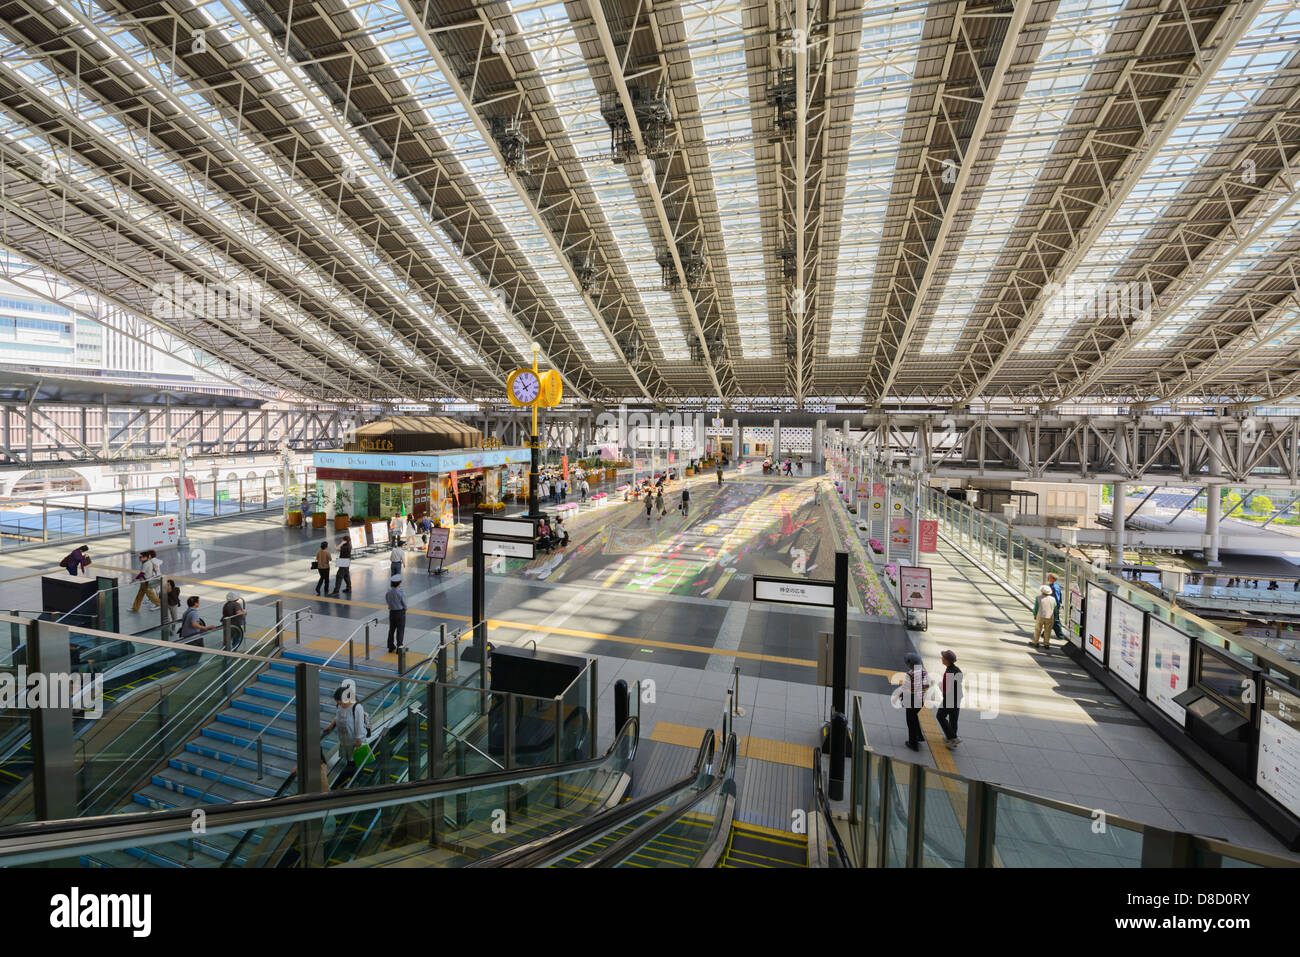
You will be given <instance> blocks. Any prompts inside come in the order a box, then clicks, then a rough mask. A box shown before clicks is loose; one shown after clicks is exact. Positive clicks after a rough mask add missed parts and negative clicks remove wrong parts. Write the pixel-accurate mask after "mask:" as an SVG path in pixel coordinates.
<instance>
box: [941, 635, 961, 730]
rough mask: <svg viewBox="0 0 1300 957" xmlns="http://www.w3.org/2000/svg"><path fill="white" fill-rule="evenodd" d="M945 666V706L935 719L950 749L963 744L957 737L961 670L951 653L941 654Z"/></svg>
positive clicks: (944, 652)
mask: <svg viewBox="0 0 1300 957" xmlns="http://www.w3.org/2000/svg"><path fill="white" fill-rule="evenodd" d="M939 657H940V658H942V659H943V663H944V665H945V667H944V669H943V678H942V681H943V704H942V705H941V706H940V707H939V708H938V710H937V711H936V713H935V717H936V718H937V719H938V720H939V727H940V728H942V729H943V739H944V743H945V744H947V745H948V747H950V748H954V747H956V746H957V745H959V744H961V738H959V737H957V712H958V711H959V710H960V709H961V679H962V674H961V669H960V668H958V667H957V656H956V655H955V654H954V653H953V652H951V651H943V652H940V653H939Z"/></svg>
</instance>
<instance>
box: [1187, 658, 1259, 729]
mask: <svg viewBox="0 0 1300 957" xmlns="http://www.w3.org/2000/svg"><path fill="white" fill-rule="evenodd" d="M1196 659H1197V660H1196V685H1197V687H1199V688H1200V689H1201V690H1202V691H1205V692H1208V693H1209V694H1212V695H1214V697H1215V698H1216V699H1217V700H1219V701H1221V702H1222V703H1223V704H1225V705H1227V706H1228V707H1229V708H1231V709H1232V710H1233V711H1236V712H1237V713H1238V714H1241V715H1247V714H1248V711H1247V707H1246V702H1245V700H1243V694H1244V693H1245V688H1246V684H1243V682H1249V681H1250V673H1249V672H1248V671H1246V670H1245V669H1244V668H1239V667H1237V666H1235V665H1233V664H1232V663H1231V662H1229V661H1227V660H1226V659H1224V658H1221V657H1219V656H1218V655H1216V654H1214V652H1212V651H1210V650H1208V649H1207V648H1205V647H1204V646H1198V647H1197V654H1196Z"/></svg>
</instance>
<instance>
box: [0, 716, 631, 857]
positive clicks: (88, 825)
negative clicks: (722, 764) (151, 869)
mask: <svg viewBox="0 0 1300 957" xmlns="http://www.w3.org/2000/svg"><path fill="white" fill-rule="evenodd" d="M636 732H637V728H636V726H635V725H634V724H633V723H632V722H630V721H629V722H628V724H627V725H625V726H624V730H623V731H622V732H621V733H620V734H619V735H618V736H617V737H616V738H615V739H614V742H613V744H611V745H610V747H609V749H608V750H607V751H606V752H605V753H604V754H603V755H601V756H600V757H597V758H590V759H588V760H586V761H580V762H576V763H573V762H567V763H566V762H561V763H559V764H545V765H538V766H537V767H532V768H512V769H510V770H508V771H486V772H483V773H481V774H475V775H468V776H466V777H461V778H454V777H453V778H440V779H438V780H435V781H403V782H400V783H396V784H380V785H376V786H373V787H367V788H356V789H354V790H348V791H326V792H312V793H306V794H291V795H286V796H285V797H282V798H260V799H255V800H252V801H239V802H234V803H231V804H225V805H209V806H208V807H206V808H204V811H205V812H206V815H207V825H208V833H209V834H213V833H224V832H225V831H227V830H236V829H241V828H247V827H255V826H258V825H261V824H267V823H274V822H281V821H282V822H284V823H294V822H296V821H306V820H318V819H319V818H320V816H321V815H322V814H331V813H340V809H343V810H346V811H364V810H372V809H380V808H384V807H391V806H397V805H403V804H410V803H413V802H415V801H423V800H427V799H429V798H434V797H439V796H446V795H448V794H456V793H458V792H461V791H471V790H480V789H486V788H491V787H497V786H500V785H503V784H513V783H517V782H519V781H521V780H525V779H541V778H547V777H558V776H560V775H568V774H573V773H575V772H580V771H584V770H589V769H591V768H596V767H599V766H600V765H601V764H603V763H605V762H606V761H608V760H609V759H610V758H611V757H612V756H613V755H614V754H615V752H616V750H617V749H618V748H619V747H621V746H622V744H623V739H624V737H625V735H628V734H634V733H636ZM192 826H193V816H192V809H191V808H188V807H187V808H176V809H174V810H167V811H141V812H137V813H131V814H114V815H110V816H107V817H97V818H71V819H66V820H59V821H27V822H24V823H21V824H13V825H10V826H8V827H4V828H0V860H4V861H6V862H7V863H8V864H10V865H13V864H18V863H23V862H24V861H25V860H27V859H32V860H35V859H39V858H40V857H42V856H45V855H50V856H55V857H57V856H66V849H69V848H74V847H75V848H80V849H82V850H85V851H88V852H90V851H93V850H94V849H95V847H96V843H95V842H100V843H109V842H111V843H112V844H113V845H114V846H115V847H121V846H122V844H123V842H127V843H130V842H136V841H140V840H143V839H147V838H160V839H164V838H165V839H173V840H183V839H186V838H188V837H190V836H192V834H193V831H192ZM172 835H174V837H172ZM11 858H16V859H17V860H10V859H11Z"/></svg>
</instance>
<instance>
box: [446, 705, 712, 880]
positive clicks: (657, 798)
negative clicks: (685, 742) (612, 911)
mask: <svg viewBox="0 0 1300 957" xmlns="http://www.w3.org/2000/svg"><path fill="white" fill-rule="evenodd" d="M628 720H629V721H633V720H636V719H635V717H629V718H628ZM714 750H715V736H714V733H713V729H712V728H710V729H709V730H707V731H705V732H704V738H703V740H701V741H700V748H699V750H698V751H696V753H695V761H694V763H693V764H692V765H691V770H690V772H689V773H688V774H687V775H685V776H684V777H682V778H679V779H678V780H676V781H674V782H673V783H672V784H669V785H667V786H665V787H663V788H660V789H659V790H658V791H656V792H654V793H653V794H647V795H645V796H644V797H639V798H634V799H633V800H631V801H626V802H624V803H623V804H619V805H616V806H615V807H612V808H609V809H608V810H605V811H600V812H598V813H596V814H594V815H592V816H591V817H590V818H588V819H587V820H585V821H581V822H579V823H577V824H572V825H570V826H569V827H566V828H564V829H563V830H561V831H556V832H555V833H554V834H548V835H547V836H546V837H540V838H538V839H536V840H534V841H529V842H528V843H527V844H520V845H519V846H518V847H512V848H509V849H507V850H504V851H501V852H499V853H497V854H493V855H492V856H491V857H485V858H483V859H482V860H478V861H474V862H472V863H470V864H466V865H465V866H466V867H539V866H542V865H543V864H545V863H546V862H548V861H552V860H554V859H555V858H557V857H560V856H563V855H564V854H566V853H568V852H571V851H573V850H576V849H577V848H579V847H582V846H584V845H586V844H589V843H591V841H593V840H595V839H596V838H598V837H600V835H601V834H603V833H605V832H606V831H609V830H611V829H614V828H617V827H618V826H619V825H621V824H622V823H623V822H624V821H627V820H630V819H632V818H634V817H637V816H638V815H640V814H644V813H645V812H646V811H648V810H649V809H650V808H652V807H654V806H655V805H657V804H662V803H663V802H664V801H666V800H667V799H668V798H670V797H672V796H673V795H674V794H677V793H678V792H680V791H682V790H685V789H686V788H690V787H698V786H699V783H700V777H701V775H702V774H703V773H704V772H705V769H706V768H707V767H708V765H709V763H710V762H711V761H712V760H713V755H714Z"/></svg>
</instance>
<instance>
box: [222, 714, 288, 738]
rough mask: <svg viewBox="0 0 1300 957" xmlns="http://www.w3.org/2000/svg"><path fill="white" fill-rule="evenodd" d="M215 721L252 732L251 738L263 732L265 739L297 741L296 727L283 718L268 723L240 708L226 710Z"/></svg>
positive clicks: (263, 717) (261, 717)
mask: <svg viewBox="0 0 1300 957" xmlns="http://www.w3.org/2000/svg"><path fill="white" fill-rule="evenodd" d="M216 720H217V722H218V723H220V724H224V725H231V726H234V727H236V728H243V729H244V730H246V731H252V732H253V737H256V736H257V735H258V734H262V733H263V732H265V735H266V737H269V738H276V739H278V740H280V741H296V740H298V728H297V725H295V724H294V722H292V721H289V720H287V719H285V718H277V719H276V720H274V721H269V722H268V721H267V720H266V718H265V716H259V715H257V714H256V713H251V714H250V713H247V712H246V711H244V709H241V708H227V709H226V710H225V711H222V712H219V713H218V714H217V716H216Z"/></svg>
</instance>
